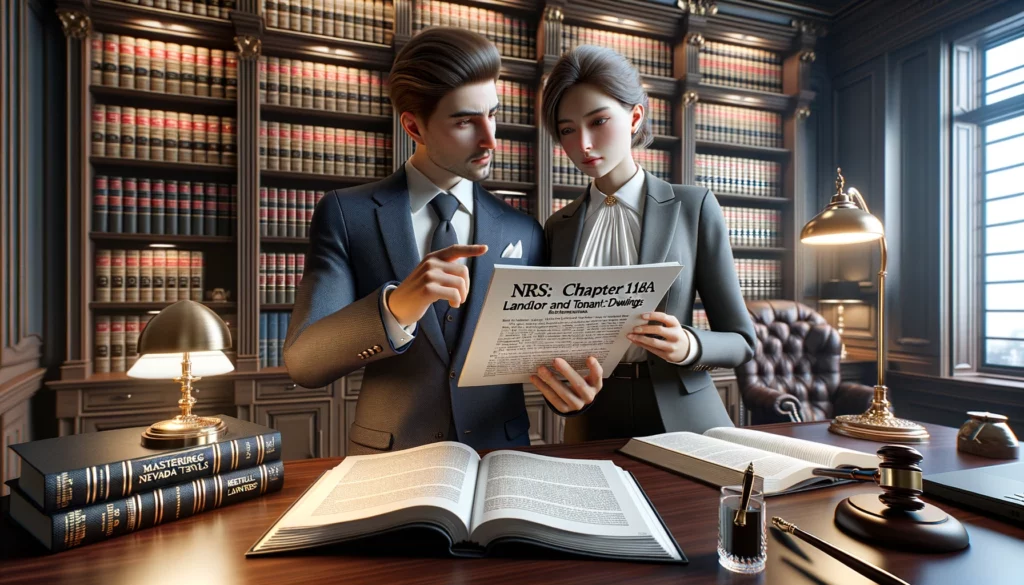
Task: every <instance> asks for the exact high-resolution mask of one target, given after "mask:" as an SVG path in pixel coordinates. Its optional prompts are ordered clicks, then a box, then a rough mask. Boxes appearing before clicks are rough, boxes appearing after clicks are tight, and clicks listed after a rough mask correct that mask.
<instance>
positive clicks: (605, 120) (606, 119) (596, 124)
mask: <svg viewBox="0 0 1024 585" xmlns="http://www.w3.org/2000/svg"><path fill="white" fill-rule="evenodd" d="M607 121H608V118H598V119H597V120H594V126H601V125H602V124H604V123H605V122H607Z"/></svg>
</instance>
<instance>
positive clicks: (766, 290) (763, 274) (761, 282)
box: [733, 258, 782, 301]
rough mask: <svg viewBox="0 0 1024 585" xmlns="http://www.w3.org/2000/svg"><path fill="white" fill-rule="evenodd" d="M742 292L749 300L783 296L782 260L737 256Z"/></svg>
mask: <svg viewBox="0 0 1024 585" xmlns="http://www.w3.org/2000/svg"><path fill="white" fill-rule="evenodd" d="M733 262H734V263H735V265H736V276H737V278H739V281H740V294H742V295H743V298H744V299H746V300H748V301H759V300H768V299H779V298H782V261H780V260H769V259H764V258H735V259H733Z"/></svg>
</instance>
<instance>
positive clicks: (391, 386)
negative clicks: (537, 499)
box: [284, 28, 601, 454]
mask: <svg viewBox="0 0 1024 585" xmlns="http://www.w3.org/2000/svg"><path fill="white" fill-rule="evenodd" d="M500 68H501V58H500V56H499V55H498V51H497V49H496V48H495V47H494V45H493V44H491V43H490V41H488V40H487V39H485V38H484V37H482V36H480V35H478V34H476V33H472V32H469V31H464V30H461V29H451V28H436V29H430V30H427V31H424V32H422V33H420V34H419V35H417V36H416V37H414V38H413V39H412V40H411V41H410V42H409V43H408V44H407V45H406V46H405V47H404V48H403V49H402V50H401V51H400V52H399V54H398V56H397V57H396V58H395V63H394V66H393V67H392V70H391V75H390V88H391V89H390V91H391V102H392V104H393V107H394V108H395V111H396V112H398V113H399V114H400V121H401V124H402V128H403V129H404V131H405V132H406V133H407V134H408V135H409V136H410V137H411V138H412V140H413V141H415V143H416V151H415V154H413V156H412V157H411V158H410V159H409V160H408V161H406V163H405V165H404V166H403V167H402V168H401V169H399V170H398V171H397V172H395V173H394V174H393V175H391V176H390V177H388V178H386V179H384V180H382V181H379V182H377V183H373V184H369V185H363V186H359V187H353V188H350V189H341V190H336V191H332V192H330V193H328V194H327V195H326V196H324V198H323V199H322V200H321V201H320V203H319V204H318V205H317V208H316V211H315V213H314V215H313V222H312V225H311V228H310V250H309V252H308V255H307V260H306V269H305V274H304V275H303V279H302V284H301V286H300V288H299V291H298V295H297V300H296V303H295V309H294V311H293V313H292V315H293V319H292V322H291V327H290V328H289V330H288V336H287V339H286V340H285V347H284V361H285V365H286V366H287V368H288V373H289V375H290V376H291V377H292V379H293V380H295V381H296V382H297V383H299V384H301V385H303V386H309V387H314V386H320V385H323V384H327V383H330V382H332V381H333V380H336V379H337V378H339V377H341V376H344V375H345V374H348V373H350V372H352V371H355V370H356V369H358V368H361V367H365V368H366V370H365V374H364V377H363V383H362V388H361V389H360V393H359V402H358V403H357V407H356V419H355V422H354V423H353V424H352V426H351V428H350V432H349V445H348V453H349V454H367V453H379V452H385V451H391V450H399V449H405V448H409V447H414V446H418V445H423V444H425V443H430V442H434V441H441V440H453V441H461V442H463V443H466V444H468V445H470V446H472V447H474V448H477V449H492V448H501V447H510V446H517V445H528V444H529V435H528V432H527V431H529V428H530V421H529V417H528V416H527V413H526V407H525V404H524V401H523V390H522V387H521V386H520V385H518V384H514V385H513V384H509V385H501V386H486V387H472V388H459V387H458V386H457V382H458V377H459V373H460V372H461V370H462V366H463V364H464V362H465V357H466V352H467V351H468V349H469V344H470V341H471V340H472V338H473V332H474V330H475V327H476V322H477V320H478V318H479V316H480V310H481V307H482V305H483V300H484V296H485V294H486V292H487V283H488V282H489V280H490V276H491V271H492V269H493V266H494V264H496V263H506V264H522V265H539V264H544V262H545V246H544V235H543V231H542V230H541V227H540V225H539V224H538V223H537V222H536V220H534V219H532V218H530V217H527V216H525V215H523V214H521V213H516V212H515V210H514V209H512V207H510V206H508V205H506V204H505V203H504V202H502V201H501V200H499V199H497V198H496V197H494V196H493V195H492V194H490V193H489V192H487V191H486V190H484V189H483V188H482V187H480V186H479V185H476V184H475V183H474V181H480V180H483V179H484V178H486V177H487V176H488V174H489V173H490V167H491V161H492V156H493V151H494V148H495V146H496V141H495V138H494V130H495V118H494V116H495V113H496V111H497V109H498V98H497V89H496V86H495V80H496V79H497V78H498V73H499V70H500ZM471 283H473V286H470V284H471ZM559 365H561V366H562V367H559ZM555 366H556V369H557V370H558V371H560V372H561V373H562V374H563V375H564V376H565V377H566V379H567V382H568V383H562V384H559V385H556V386H555V387H553V388H546V389H545V397H547V398H548V399H549V400H551V399H552V398H554V397H555V393H558V394H559V395H560V396H564V398H563V399H562V402H571V403H572V404H576V405H585V404H589V403H590V402H591V401H592V400H593V396H594V395H595V394H596V393H597V391H598V390H599V389H600V386H601V371H600V367H599V366H598V367H597V369H596V370H592V371H591V372H590V374H589V375H588V376H587V377H586V378H584V377H582V376H580V375H579V374H577V373H576V372H574V371H572V370H571V369H570V368H569V367H568V364H567V363H565V362H564V360H557V361H556V364H555Z"/></svg>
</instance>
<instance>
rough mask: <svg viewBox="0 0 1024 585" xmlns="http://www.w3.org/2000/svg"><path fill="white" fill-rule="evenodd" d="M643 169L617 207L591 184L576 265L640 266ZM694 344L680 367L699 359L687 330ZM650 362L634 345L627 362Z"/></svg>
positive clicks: (624, 188) (619, 193)
mask: <svg viewBox="0 0 1024 585" xmlns="http://www.w3.org/2000/svg"><path fill="white" fill-rule="evenodd" d="M645 183H646V181H645V175H644V171H643V169H641V168H640V166H639V165H637V170H636V173H634V174H633V177H632V178H631V179H630V180H628V181H626V184H625V185H623V186H622V187H621V188H620V189H619V190H618V191H616V192H615V199H617V200H618V203H616V204H615V205H605V199H606V198H607V195H606V194H604V193H602V192H601V190H600V189H598V188H597V185H595V184H594V183H591V184H590V201H588V205H587V217H586V218H585V219H584V220H583V235H582V238H581V240H580V248H579V251H578V252H577V254H576V266H631V265H634V264H639V263H640V233H641V228H642V218H643V214H644V200H645V199H647V189H646V188H645V187H646V184H645ZM683 333H684V334H685V335H686V337H687V339H688V340H689V342H690V346H689V350H688V351H687V354H686V357H685V358H683V360H682V361H681V362H677V363H678V364H679V365H687V364H689V363H690V362H692V361H693V360H694V359H696V357H697V347H698V346H697V343H698V341H697V338H696V337H695V336H694V335H693V334H692V333H690V332H689V331H687V330H685V329H684V330H683ZM646 360H647V350H645V349H643V348H641V347H638V346H636V345H634V344H632V343H631V344H630V346H629V349H627V350H626V355H625V356H623V358H622V362H623V363H631V362H643V361H646Z"/></svg>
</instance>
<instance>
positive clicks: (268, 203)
mask: <svg viewBox="0 0 1024 585" xmlns="http://www.w3.org/2000/svg"><path fill="white" fill-rule="evenodd" d="M323 196H324V191H313V190H309V189H278V188H277V187H260V235H261V236H264V237H266V236H270V237H283V238H305V237H306V236H308V235H309V224H310V222H311V221H312V220H313V210H314V209H316V205H317V203H319V202H320V199H321V198H323Z"/></svg>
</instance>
